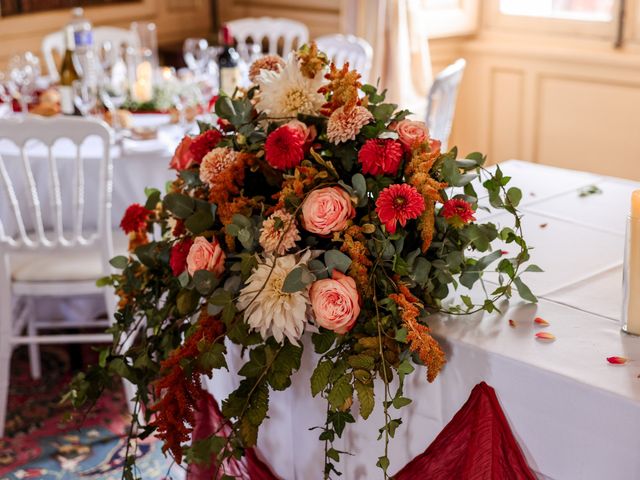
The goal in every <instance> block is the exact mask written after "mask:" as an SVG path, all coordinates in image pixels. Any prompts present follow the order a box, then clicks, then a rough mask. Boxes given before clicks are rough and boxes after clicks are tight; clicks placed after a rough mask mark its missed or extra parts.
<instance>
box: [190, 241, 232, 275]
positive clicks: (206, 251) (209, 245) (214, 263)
mask: <svg viewBox="0 0 640 480" xmlns="http://www.w3.org/2000/svg"><path fill="white" fill-rule="evenodd" d="M225 258H226V255H225V254H224V251H223V250H222V247H220V244H219V243H218V241H217V240H216V239H215V238H214V239H213V242H209V241H208V240H207V239H206V238H204V237H196V239H195V240H194V242H193V245H191V248H190V249H189V254H188V255H187V270H188V271H189V275H191V276H193V274H194V273H195V272H197V271H198V270H208V271H210V272H213V273H214V274H215V275H216V276H218V277H219V276H221V275H222V274H223V273H224V259H225Z"/></svg>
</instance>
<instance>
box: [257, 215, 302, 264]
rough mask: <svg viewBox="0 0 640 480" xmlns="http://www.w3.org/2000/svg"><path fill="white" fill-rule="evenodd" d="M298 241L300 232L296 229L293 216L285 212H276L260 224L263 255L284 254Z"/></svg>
mask: <svg viewBox="0 0 640 480" xmlns="http://www.w3.org/2000/svg"><path fill="white" fill-rule="evenodd" d="M298 240H300V232H298V228H297V227H296V220H295V217H294V216H293V215H291V214H290V213H289V212H287V211H285V210H276V211H275V212H273V214H271V216H270V217H269V218H267V219H266V220H265V221H264V222H263V223H262V230H260V240H259V241H260V246H261V247H262V248H264V251H265V253H273V252H275V253H277V254H278V255H284V253H285V252H286V251H287V250H289V249H291V248H293V247H295V246H296V242H297V241H298Z"/></svg>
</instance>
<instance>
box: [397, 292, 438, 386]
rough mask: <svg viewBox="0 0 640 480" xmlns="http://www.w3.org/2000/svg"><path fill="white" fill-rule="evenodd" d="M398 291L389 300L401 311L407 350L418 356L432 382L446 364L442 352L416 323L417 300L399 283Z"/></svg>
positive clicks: (418, 304) (423, 328) (423, 327)
mask: <svg viewBox="0 0 640 480" xmlns="http://www.w3.org/2000/svg"><path fill="white" fill-rule="evenodd" d="M398 290H399V293H392V294H391V295H389V298H391V300H393V301H394V302H396V304H397V305H398V307H400V310H402V321H403V323H404V326H405V327H406V329H407V340H408V341H409V348H411V350H412V351H414V352H416V353H417V354H418V356H419V357H420V360H422V363H424V364H425V366H426V367H427V380H428V381H429V382H433V381H434V380H435V378H436V377H437V376H438V373H440V370H441V369H442V367H443V366H444V364H445V363H446V359H445V355H444V352H443V351H442V348H440V345H439V344H438V342H437V341H436V340H435V339H434V338H433V337H432V336H431V333H430V330H429V327H427V326H426V325H423V324H421V323H420V322H418V316H419V315H420V308H421V307H422V305H421V304H420V303H419V302H418V299H417V298H416V297H414V296H413V295H412V294H411V292H410V291H409V289H408V288H407V287H406V286H405V285H403V284H401V283H399V284H398Z"/></svg>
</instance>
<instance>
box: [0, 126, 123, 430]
mask: <svg viewBox="0 0 640 480" xmlns="http://www.w3.org/2000/svg"><path fill="white" fill-rule="evenodd" d="M90 136H91V137H98V138H99V139H100V141H101V145H102V150H101V152H98V153H100V156H99V157H98V158H96V157H95V156H93V157H92V158H83V155H82V152H81V149H80V146H81V145H82V143H83V142H84V141H85V140H86V139H87V138H88V137H90ZM60 138H66V139H69V140H71V141H72V142H73V144H74V145H75V154H76V155H75V159H74V160H72V159H70V158H69V159H65V160H67V161H69V162H74V169H75V175H65V176H64V177H61V175H60V174H59V170H58V160H59V159H57V158H56V156H55V155H54V153H53V145H54V143H55V142H56V141H57V140H58V139H60ZM3 139H8V140H9V141H11V142H12V143H14V144H15V146H16V147H17V148H18V149H19V150H20V156H15V157H11V161H13V162H16V163H18V164H19V165H10V164H9V163H8V162H9V160H6V159H4V158H3V157H2V155H0V193H3V194H4V198H8V199H9V203H10V209H4V211H5V213H4V214H3V215H5V216H9V217H13V218H0V437H2V435H3V432H4V425H5V419H6V407H7V396H8V389H9V374H10V368H9V367H10V360H11V352H12V350H13V348H14V347H16V346H18V345H28V349H29V357H30V358H29V359H30V362H31V374H32V376H33V377H34V378H38V377H40V375H41V367H40V358H39V345H40V344H46V343H49V344H61V343H93V342H111V341H112V336H111V334H107V333H82V334H79V333H77V334H59V335H56V334H47V335H40V334H38V330H39V329H41V328H46V329H47V330H53V329H54V328H56V327H57V328H65V329H67V328H69V327H72V328H75V327H82V328H84V327H94V328H95V327H99V328H101V329H102V330H104V327H106V326H107V325H109V324H110V323H111V319H113V313H114V310H115V297H114V295H113V293H112V292H111V291H110V289H106V288H101V289H99V288H98V287H96V280H97V279H98V278H101V277H103V276H105V275H108V274H110V273H111V267H110V265H109V259H110V258H111V257H112V256H113V246H112V231H111V192H112V180H111V177H112V163H111V154H110V143H111V130H110V129H109V128H108V127H107V125H106V124H105V123H103V122H100V121H93V120H87V119H80V118H62V117H59V118H53V119H42V118H37V117H27V118H23V119H20V120H16V119H0V140H3ZM35 141H37V142H39V143H41V144H44V145H45V146H46V148H47V151H48V156H47V158H46V167H47V172H46V174H43V172H42V170H41V171H36V170H35V169H34V168H33V165H32V158H30V156H29V152H28V145H27V143H29V145H31V143H32V142H35ZM92 153H93V152H92ZM7 158H8V157H7ZM39 160H40V161H41V162H40V164H39V166H40V167H44V166H45V165H43V164H42V161H44V160H45V159H44V158H42V157H41V158H39ZM90 161H92V162H93V161H94V162H98V163H99V182H98V184H94V185H86V184H85V174H84V172H85V164H88V163H89V162H90ZM10 172H13V174H10ZM17 172H21V173H22V175H17ZM18 177H20V178H18ZM47 177H48V178H47ZM21 182H22V183H21ZM25 183H26V185H27V191H28V195H29V201H28V202H24V201H22V202H19V200H18V196H17V194H16V191H17V190H16V187H15V186H16V185H22V186H24V184H25ZM3 190H4V192H3ZM85 191H88V192H92V193H93V194H95V195H86V194H85ZM43 192H48V195H47V194H44V195H43ZM90 197H91V199H93V197H95V200H93V202H97V203H98V205H92V204H91V203H89V201H88V200H89V199H90ZM0 198H3V197H2V196H0ZM46 198H48V202H47V201H46V200H45V199H46ZM63 199H64V200H68V201H69V203H71V205H67V203H66V202H65V203H64V204H63ZM69 199H70V200H69ZM85 199H86V200H85ZM45 207H47V208H45ZM64 207H69V209H67V210H64V212H65V213H71V217H72V220H71V221H68V222H63V208H64ZM94 207H95V208H94ZM85 209H86V210H87V211H96V212H98V214H97V217H98V218H97V219H95V220H94V219H91V220H90V221H86V220H85V218H84V217H85V215H84V211H85ZM7 212H10V213H8V214H7ZM47 212H51V213H50V214H47ZM0 213H2V210H0ZM64 216H65V218H67V217H68V215H64ZM29 220H30V221H29ZM90 222H91V223H92V225H89V223H90ZM9 224H10V225H15V226H16V228H14V229H13V230H15V233H11V232H10V231H9V230H8V229H7V228H4V227H3V225H9ZM92 293H93V294H95V293H99V294H103V295H105V300H106V306H107V312H108V318H109V320H102V321H99V320H98V321H96V320H94V319H87V320H84V321H76V322H51V321H46V322H39V321H38V319H36V318H34V316H33V309H32V308H29V306H30V303H31V302H32V301H33V297H34V296H48V297H60V296H63V297H68V296H70V295H84V294H92ZM12 304H13V305H14V306H15V307H16V308H12ZM49 320H50V319H49ZM25 329H26V334H24V331H25ZM125 390H126V391H127V397H128V399H130V398H131V397H133V395H134V393H133V390H132V387H131V385H129V384H127V383H125Z"/></svg>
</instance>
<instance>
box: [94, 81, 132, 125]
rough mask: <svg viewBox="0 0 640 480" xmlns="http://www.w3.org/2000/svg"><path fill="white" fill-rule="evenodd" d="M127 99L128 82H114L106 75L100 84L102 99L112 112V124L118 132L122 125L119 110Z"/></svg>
mask: <svg viewBox="0 0 640 480" xmlns="http://www.w3.org/2000/svg"><path fill="white" fill-rule="evenodd" d="M126 99H127V84H126V83H125V82H114V81H113V79H112V78H110V77H105V79H104V81H103V82H102V84H101V85H100V101H101V102H102V104H103V105H104V106H105V108H106V109H107V110H109V112H110V113H111V126H112V127H113V129H114V130H116V132H117V131H118V130H120V128H121V127H122V126H121V125H120V118H119V117H118V110H119V109H120V107H122V105H123V104H124V102H125V101H126Z"/></svg>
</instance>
